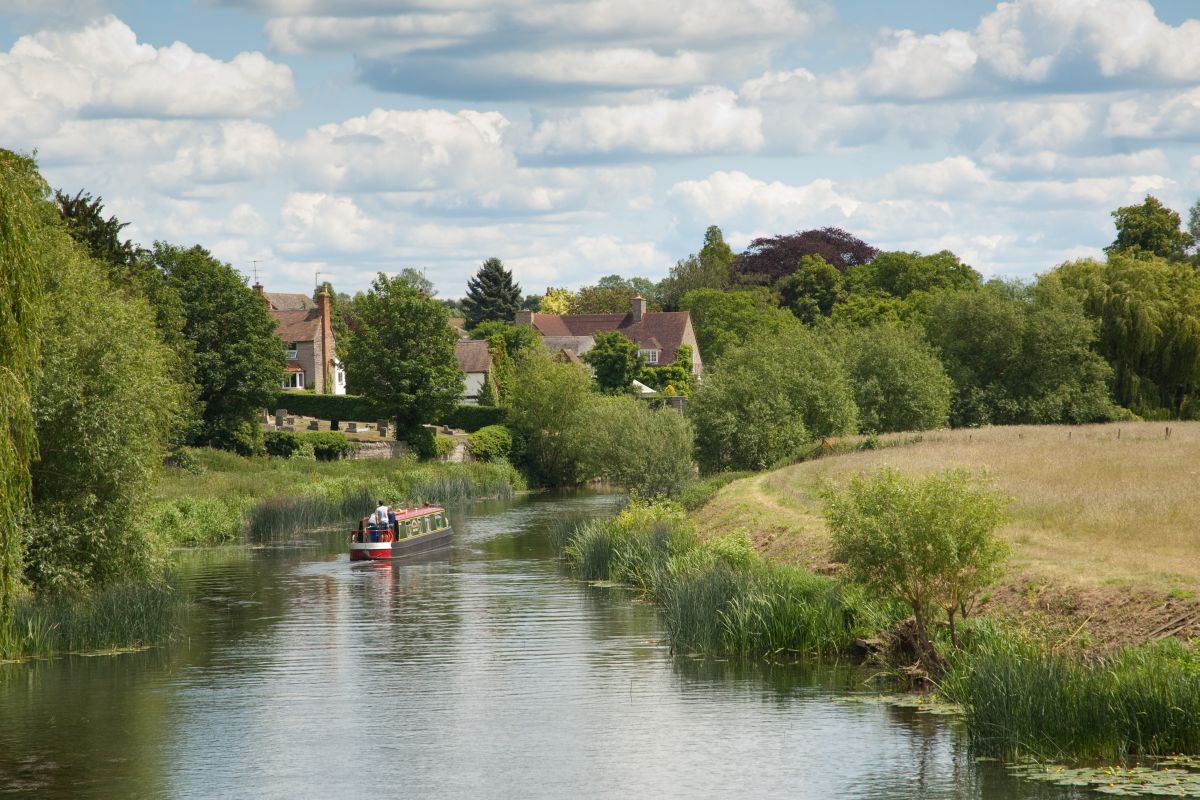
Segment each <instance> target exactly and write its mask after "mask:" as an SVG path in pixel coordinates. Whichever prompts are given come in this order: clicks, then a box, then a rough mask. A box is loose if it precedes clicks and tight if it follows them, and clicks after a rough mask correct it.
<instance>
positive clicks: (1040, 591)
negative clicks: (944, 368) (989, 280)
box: [693, 422, 1200, 652]
mask: <svg viewBox="0 0 1200 800" xmlns="http://www.w3.org/2000/svg"><path fill="white" fill-rule="evenodd" d="M1167 429H1168V425H1166V424H1162V423H1135V424H1131V423H1119V424H1109V425H1088V426H1078V427H1071V426H1044V427H1037V426H1016V427H997V428H982V429H964V430H954V431H936V432H931V433H925V434H922V435H921V436H920V437H919V439H920V440H919V441H916V442H912V440H913V438H914V437H913V436H912V435H911V434H901V435H896V436H893V437H880V439H881V443H882V444H885V445H886V444H889V443H890V440H891V439H896V440H897V441H898V442H899V443H900V444H901V446H896V447H884V448H881V449H876V450H863V451H856V452H852V453H848V454H844V455H837V456H833V457H826V458H822V459H817V460H813V461H807V462H804V463H801V464H795V465H792V466H788V467H784V468H783V469H779V470H775V471H773V472H766V473H760V474H758V475H754V476H750V477H748V478H744V479H742V480H738V481H734V482H732V483H730V484H729V485H727V486H725V487H724V488H723V489H721V490H720V491H718V492H717V493H716V494H715V495H714V496H713V497H712V498H711V500H710V501H709V502H708V503H707V504H705V505H704V506H703V507H702V508H701V509H699V510H697V511H696V512H694V513H693V519H694V520H695V521H696V522H697V523H698V524H699V527H700V530H701V532H702V534H703V532H704V531H705V530H730V529H737V530H744V531H746V533H747V534H748V535H749V536H750V539H751V542H752V543H753V545H754V547H755V550H756V551H758V552H759V553H760V554H762V555H763V556H764V557H766V558H769V559H773V560H779V561H783V562H787V563H794V564H800V565H803V566H805V567H808V568H809V569H811V570H813V571H814V572H818V573H823V574H832V573H834V572H836V570H837V566H836V565H835V564H833V563H832V561H831V559H830V556H829V549H830V548H829V538H828V535H827V532H826V530H825V523H824V519H823V517H822V509H823V501H822V500H821V492H822V490H823V488H824V487H826V486H834V487H841V486H844V485H845V484H846V482H848V481H849V479H850V477H851V476H853V475H856V474H858V473H861V472H864V471H870V470H872V469H875V468H878V467H881V466H888V467H893V468H895V469H898V470H900V471H901V472H904V473H907V474H914V475H923V474H927V473H929V472H932V471H934V470H939V469H946V468H952V467H961V468H965V469H968V470H971V471H974V472H977V473H978V472H982V473H984V474H985V475H986V477H987V480H988V482H989V483H990V484H991V485H992V486H994V487H995V488H996V489H998V490H999V491H1001V492H1003V493H1005V494H1006V495H1008V496H1010V497H1012V499H1013V502H1012V503H1011V505H1010V506H1009V508H1008V522H1007V524H1005V525H1004V526H1003V527H1002V528H1001V529H1000V530H999V531H998V532H997V533H998V535H999V536H1000V537H1001V538H1002V539H1004V540H1005V541H1006V542H1008V543H1009V545H1010V546H1011V548H1012V555H1011V558H1010V559H1009V561H1008V564H1007V567H1006V569H1005V572H1004V574H1003V576H1002V577H1001V579H1000V581H999V582H998V583H997V584H996V585H995V586H994V587H993V588H992V589H990V590H989V593H988V595H987V596H986V597H985V600H984V602H983V603H982V608H981V611H982V613H983V614H985V615H987V616H992V617H999V618H1004V619H1007V620H1009V621H1010V622H1012V623H1014V624H1019V625H1021V626H1022V627H1026V628H1036V629H1040V630H1041V631H1043V632H1045V633H1046V634H1047V635H1048V636H1049V637H1051V638H1055V637H1057V639H1058V641H1059V642H1066V643H1067V644H1069V645H1070V646H1071V647H1072V648H1076V649H1084V650H1089V651H1092V652H1109V651H1113V650H1115V649H1118V648H1120V647H1122V646H1128V645H1137V644H1143V643H1146V642H1149V641H1153V640H1156V639H1159V638H1162V637H1164V636H1174V637H1176V638H1179V639H1181V640H1187V639H1190V638H1195V637H1200V603H1198V602H1197V596H1198V594H1200V559H1197V558H1196V553H1197V551H1198V550H1200V481H1197V480H1196V476H1197V475H1198V474H1200V423H1194V422H1193V423H1170V424H1169V429H1170V434H1169V436H1168V435H1167ZM904 442H912V443H907V444H905V443H904ZM1068 640H1069V641H1068Z"/></svg>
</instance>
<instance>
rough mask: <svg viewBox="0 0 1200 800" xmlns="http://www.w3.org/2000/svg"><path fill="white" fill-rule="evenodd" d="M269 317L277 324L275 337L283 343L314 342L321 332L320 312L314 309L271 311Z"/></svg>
mask: <svg viewBox="0 0 1200 800" xmlns="http://www.w3.org/2000/svg"><path fill="white" fill-rule="evenodd" d="M301 296H303V295H301ZM271 316H272V317H274V318H275V321H276V322H278V323H279V327H277V328H276V329H275V335H276V336H278V337H279V338H280V339H283V340H284V341H285V342H315V341H316V340H317V336H318V334H320V332H321V312H320V311H318V310H317V309H316V308H311V309H309V310H308V311H276V310H275V309H271Z"/></svg>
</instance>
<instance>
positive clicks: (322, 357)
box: [254, 283, 346, 394]
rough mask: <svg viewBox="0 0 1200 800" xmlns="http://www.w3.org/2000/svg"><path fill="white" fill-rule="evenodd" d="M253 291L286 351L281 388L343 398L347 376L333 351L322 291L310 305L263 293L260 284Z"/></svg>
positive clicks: (303, 299)
mask: <svg viewBox="0 0 1200 800" xmlns="http://www.w3.org/2000/svg"><path fill="white" fill-rule="evenodd" d="M254 291H256V292H258V294H259V296H261V297H262V298H263V301H264V302H265V303H266V304H267V310H268V311H269V312H270V314H271V317H272V318H273V319H274V320H275V321H276V322H277V323H278V325H277V326H276V328H275V335H276V336H278V337H279V338H280V339H283V341H284V343H285V344H286V345H287V347H288V352H287V358H288V361H287V371H286V374H285V376H284V379H283V383H282V384H281V385H280V388H281V389H296V390H299V389H312V390H313V391H315V392H316V393H317V394H345V393H346V373H345V372H344V371H343V370H342V368H341V366H340V365H339V364H338V363H337V356H336V353H335V350H334V340H333V326H332V325H331V323H330V298H329V293H328V292H326V291H325V290H323V289H322V290H321V292H320V293H319V294H318V295H317V299H316V301H313V299H312V298H311V297H309V296H308V295H306V294H290V293H281V292H264V291H263V287H262V284H261V283H255V284H254Z"/></svg>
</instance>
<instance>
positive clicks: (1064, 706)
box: [942, 624, 1200, 759]
mask: <svg viewBox="0 0 1200 800" xmlns="http://www.w3.org/2000/svg"><path fill="white" fill-rule="evenodd" d="M942 692H943V694H945V695H946V696H947V697H948V698H950V699H952V700H955V701H957V702H959V703H961V704H962V705H963V707H964V709H965V711H966V718H967V726H968V729H969V731H970V734H971V739H972V742H973V743H974V745H975V746H976V747H977V748H978V749H979V751H980V752H982V753H985V754H989V755H997V756H1005V757H1012V756H1015V755H1033V756H1037V757H1043V758H1060V757H1064V756H1069V757H1072V758H1102V759H1117V758H1123V757H1126V756H1142V755H1164V754H1168V753H1198V752H1200V651H1197V649H1196V648H1195V647H1194V646H1189V645H1185V644H1183V643H1181V642H1179V641H1177V640H1174V639H1167V640H1163V641H1160V642H1156V643H1154V644H1151V645H1146V646H1142V647H1136V648H1127V649H1125V650H1122V651H1120V652H1118V653H1115V654H1113V655H1109V656H1104V657H1095V658H1091V659H1084V658H1081V657H1080V656H1078V655H1067V654H1061V653H1055V652H1053V651H1051V650H1049V649H1047V648H1046V647H1045V645H1043V644H1041V643H1037V642H1030V641H1027V640H1025V639H1023V638H1021V637H1020V636H1018V635H1016V634H1015V633H1014V632H1012V631H1007V630H1004V629H1002V628H999V627H998V626H994V625H988V624H984V625H981V626H978V628H977V630H976V631H975V632H973V634H972V636H971V639H970V641H969V643H968V648H967V650H966V652H964V653H963V654H961V655H960V656H959V657H958V658H956V659H955V661H954V663H953V666H952V668H951V671H950V673H949V674H948V675H947V676H946V678H945V680H944V682H943V686H942Z"/></svg>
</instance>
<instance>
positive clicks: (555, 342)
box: [515, 297, 704, 376]
mask: <svg viewBox="0 0 1200 800" xmlns="http://www.w3.org/2000/svg"><path fill="white" fill-rule="evenodd" d="M515 322H516V324H518V325H531V326H533V328H534V330H536V331H537V332H538V333H540V334H541V335H542V341H543V342H544V343H545V345H546V347H547V348H549V349H550V350H551V351H552V352H554V353H558V354H563V355H566V354H571V355H573V356H581V355H583V354H584V353H586V352H587V351H588V350H591V349H592V347H594V346H595V344H596V340H595V338H594V337H595V335H596V334H597V333H602V332H604V331H618V332H619V333H621V334H622V335H624V336H625V337H626V338H627V339H629V340H630V341H632V342H633V343H634V344H636V345H637V346H638V351H639V352H640V353H641V356H642V360H643V361H644V362H645V363H646V366H648V367H660V366H663V365H664V364H673V363H675V358H676V357H677V355H678V353H679V348H680V346H681V345H685V344H686V345H688V346H690V347H691V348H692V374H693V375H696V376H699V375H700V374H701V373H703V371H704V362H703V360H702V359H701V357H700V347H699V345H698V344H697V343H696V331H695V329H694V328H693V327H692V315H691V314H689V313H688V312H687V311H647V310H646V301H645V299H644V298H641V297H635V298H633V302H632V307H631V308H630V311H629V313H628V314H563V315H558V314H536V313H534V312H532V311H518V312H517V317H516V320H515ZM568 357H569V356H568Z"/></svg>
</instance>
